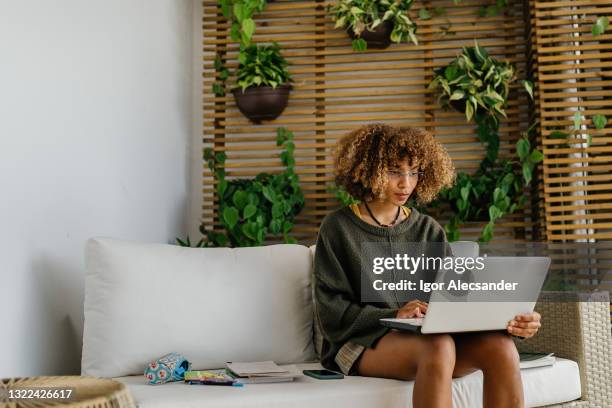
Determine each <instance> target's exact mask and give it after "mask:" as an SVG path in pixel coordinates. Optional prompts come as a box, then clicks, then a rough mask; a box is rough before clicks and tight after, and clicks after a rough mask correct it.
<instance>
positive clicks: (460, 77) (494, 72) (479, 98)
mask: <svg viewBox="0 0 612 408" xmlns="http://www.w3.org/2000/svg"><path fill="white" fill-rule="evenodd" d="M434 73H435V76H434V79H433V80H432V81H431V82H430V83H429V86H428V88H429V89H436V90H437V91H438V92H437V93H438V103H439V104H440V105H441V106H442V107H448V106H449V105H451V106H453V107H454V108H455V109H457V110H462V111H464V112H465V117H466V119H467V121H468V122H469V121H470V120H471V119H472V117H473V116H474V114H475V113H476V112H477V111H479V109H480V111H481V112H485V113H491V114H493V115H490V116H493V117H496V115H497V114H500V115H502V116H504V117H506V112H505V110H504V104H505V102H506V100H507V99H508V93H509V91H510V84H511V83H512V82H514V81H515V80H516V79H517V73H516V68H515V67H514V65H513V64H511V63H509V62H505V61H497V60H496V59H495V58H493V57H491V56H489V54H488V52H487V51H486V49H485V48H484V47H481V46H479V45H478V42H477V41H475V45H474V46H473V47H463V52H462V53H461V54H460V55H459V56H457V58H455V59H454V60H453V61H452V62H451V63H450V64H448V65H447V66H445V67H441V68H437V69H435V70H434ZM523 85H524V87H525V89H526V90H527V92H529V94H530V95H532V97H533V93H532V88H533V85H532V84H531V82H529V81H523Z"/></svg>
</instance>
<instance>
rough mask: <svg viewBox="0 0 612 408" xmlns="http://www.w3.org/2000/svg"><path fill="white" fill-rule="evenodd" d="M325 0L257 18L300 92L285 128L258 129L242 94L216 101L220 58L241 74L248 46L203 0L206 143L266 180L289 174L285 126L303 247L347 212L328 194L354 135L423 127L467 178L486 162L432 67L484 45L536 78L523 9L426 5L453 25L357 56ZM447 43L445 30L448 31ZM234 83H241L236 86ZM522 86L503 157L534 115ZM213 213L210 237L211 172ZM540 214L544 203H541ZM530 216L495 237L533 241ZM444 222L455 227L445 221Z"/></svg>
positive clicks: (427, 24)
mask: <svg viewBox="0 0 612 408" xmlns="http://www.w3.org/2000/svg"><path fill="white" fill-rule="evenodd" d="M327 3H328V2H324V1H310V2H307V1H275V2H273V3H269V4H268V6H267V8H266V10H265V11H264V12H263V13H262V14H260V15H258V16H257V17H256V23H257V29H256V34H255V36H254V41H256V42H260V43H265V42H269V41H273V40H274V41H277V42H278V43H279V44H280V45H281V46H282V49H283V55H284V56H285V57H286V58H287V60H288V61H289V64H290V67H289V69H290V72H291V73H292V74H293V77H294V79H295V80H296V83H295V84H294V90H293V91H292V94H291V98H290V102H289V106H288V107H287V109H286V110H285V112H284V113H283V114H282V115H281V116H280V117H279V118H277V119H276V120H274V121H271V122H264V123H262V124H260V125H253V124H251V123H250V122H249V121H248V120H247V119H246V118H244V117H243V116H242V114H241V113H240V112H239V111H238V110H237V108H236V106H235V103H234V100H233V96H232V95H231V93H229V90H228V92H227V96H225V97H215V96H214V95H213V94H212V92H211V90H210V88H211V85H212V83H213V82H214V81H215V71H214V69H213V60H214V56H215V53H218V54H219V55H220V56H221V57H222V58H223V59H224V61H226V66H227V67H228V68H230V70H232V69H233V68H235V67H236V65H237V63H236V55H237V50H238V46H237V44H235V43H233V42H232V41H231V39H230V38H229V25H228V24H227V22H226V21H225V19H224V18H223V16H222V15H221V13H220V10H219V9H218V7H217V5H216V2H215V1H214V0H206V1H204V3H203V5H204V16H203V33H204V40H203V47H204V61H203V77H204V95H203V105H204V115H203V121H204V135H203V136H204V143H205V145H207V146H212V147H214V149H215V150H216V151H224V152H226V154H227V156H228V160H227V163H226V170H227V174H228V177H229V178H232V177H252V176H254V175H255V174H257V173H259V172H261V171H268V172H274V171H280V170H281V169H282V168H281V162H280V159H279V150H278V149H276V148H275V143H274V140H275V130H276V128H277V127H278V126H286V127H287V128H288V129H289V130H291V131H293V132H294V134H295V136H296V137H295V143H296V153H295V155H296V169H297V173H298V174H299V176H300V180H301V185H302V187H303V189H304V192H305V196H306V203H307V204H306V207H305V208H304V210H303V211H302V213H301V214H300V215H299V216H298V219H297V220H296V226H295V227H294V230H293V235H294V236H296V238H298V240H299V241H300V242H301V243H305V244H308V243H312V242H314V240H315V239H316V234H317V231H318V225H319V223H320V221H321V219H322V218H323V216H324V215H325V214H327V213H328V212H329V211H331V210H333V209H334V208H337V207H338V205H339V203H338V202H337V201H336V199H335V198H334V197H333V195H332V194H330V193H328V192H327V191H326V185H327V184H328V183H330V182H331V181H332V180H333V175H332V171H333V169H332V162H331V159H330V151H331V149H332V147H333V146H334V145H335V143H336V141H337V139H338V138H339V137H341V136H342V135H344V134H346V133H347V132H348V131H350V130H352V129H354V128H356V127H358V126H360V125H361V124H365V123H370V122H385V123H388V124H391V125H410V126H420V127H424V128H426V129H428V130H429V131H431V132H432V133H433V134H434V136H435V137H436V138H438V140H440V141H441V142H442V143H443V144H444V145H445V146H446V148H447V149H448V151H449V152H450V154H451V156H452V157H453V159H454V162H455V166H456V168H457V169H458V170H461V171H468V172H473V171H475V169H476V168H477V166H478V164H479V162H480V160H481V159H482V157H483V155H484V149H483V148H482V147H481V146H480V144H479V142H478V138H477V136H476V133H475V127H474V126H473V125H468V124H466V122H465V118H464V116H463V115H461V114H459V113H456V112H451V111H449V112H444V111H442V110H441V109H440V108H439V107H438V106H437V104H436V103H435V100H434V97H433V95H432V94H431V93H430V92H429V91H427V89H426V86H427V83H428V82H429V81H430V80H431V78H432V74H433V69H434V68H436V67H440V66H444V65H446V64H447V63H448V61H450V60H451V59H452V58H454V57H455V56H456V55H457V54H458V53H459V52H460V50H461V47H462V46H464V45H473V42H474V39H477V40H478V41H479V43H480V44H482V45H484V46H485V47H487V49H488V50H489V52H490V53H491V54H492V55H494V56H496V57H497V58H499V59H506V60H509V61H512V62H514V63H516V64H517V67H518V68H519V69H520V70H521V72H522V74H523V75H524V73H525V72H526V71H527V70H528V68H529V67H528V66H527V61H528V57H529V52H530V51H529V50H528V48H527V46H526V43H527V41H526V36H528V35H529V33H528V32H527V26H528V25H526V24H525V15H528V13H527V12H526V9H525V6H524V4H523V3H522V2H511V3H512V5H511V6H509V7H508V8H507V10H506V11H505V13H504V14H503V15H499V16H496V17H486V18H483V17H478V16H477V9H478V7H480V6H481V5H483V4H488V2H486V1H462V2H461V3H460V4H459V5H453V3H452V1H427V2H416V3H415V5H414V7H413V10H414V14H415V15H416V14H417V13H418V11H419V9H420V8H421V7H428V8H429V7H436V6H443V7H446V9H447V14H446V16H445V17H438V18H434V19H432V20H428V21H420V24H419V29H418V36H419V40H420V44H419V45H418V46H414V45H412V44H401V45H397V44H392V45H391V46H390V47H389V48H388V49H386V50H370V51H367V52H364V53H355V52H353V51H352V49H351V46H350V40H349V38H348V36H347V35H346V33H344V32H342V31H339V30H335V29H334V28H333V22H332V21H331V19H330V17H329V16H327V15H326V12H325V6H326V4H327ZM448 22H450V30H449V31H448V33H447V34H445V33H444V31H443V30H442V29H441V26H444V25H448ZM231 83H232V78H230V80H229V81H228V84H231ZM518 88H519V85H518V84H517V85H516V86H514V88H513V90H512V93H511V96H510V105H509V108H508V118H509V119H508V120H505V121H503V122H502V125H501V129H500V138H501V147H500V154H501V155H502V156H509V155H510V154H514V144H515V142H516V140H517V139H518V138H519V137H520V133H521V132H522V131H524V130H525V129H526V128H527V126H528V123H529V120H530V117H531V116H533V113H534V111H533V108H530V105H529V102H528V100H527V98H526V94H525V92H522V91H520V90H519V89H518ZM203 167H204V168H203V177H204V187H203V193H204V203H203V212H202V222H203V224H204V225H206V227H207V228H210V227H211V226H213V225H214V226H215V228H220V225H219V224H218V223H217V221H218V220H217V219H216V212H215V211H216V210H215V208H216V202H215V200H216V197H215V196H214V194H213V191H214V180H213V179H212V177H211V173H210V171H209V170H208V169H207V168H206V166H205V165H204V166H203ZM534 203H535V207H534V208H535V210H534V211H533V214H535V215H537V213H538V207H537V205H538V202H537V200H534ZM533 218H534V217H532V210H531V208H528V209H526V210H525V211H524V212H521V213H517V214H514V215H512V216H508V217H506V218H505V219H503V220H501V221H500V222H499V223H498V226H497V227H496V238H495V240H496V241H514V240H524V239H534V238H536V237H535V236H534V228H533V226H534V225H535V224H534V222H535V220H534V219H533ZM438 219H439V220H440V221H441V222H445V215H444V213H443V212H442V213H440V215H439V216H438ZM483 225H484V224H481V223H474V224H470V225H469V226H468V227H467V228H465V229H464V230H463V235H462V238H463V239H476V238H477V236H478V234H479V232H480V228H481V227H482V226H483Z"/></svg>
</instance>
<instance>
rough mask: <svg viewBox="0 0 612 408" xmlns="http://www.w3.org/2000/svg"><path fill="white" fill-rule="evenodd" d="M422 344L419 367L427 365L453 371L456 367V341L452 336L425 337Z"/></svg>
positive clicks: (434, 335)
mask: <svg viewBox="0 0 612 408" xmlns="http://www.w3.org/2000/svg"><path fill="white" fill-rule="evenodd" d="M421 343H422V344H421V353H420V355H419V367H421V366H424V365H427V366H435V367H438V368H440V369H444V370H451V371H452V369H453V367H454V366H455V341H454V340H453V338H452V337H451V336H450V335H448V334H428V335H424V336H422V342H421Z"/></svg>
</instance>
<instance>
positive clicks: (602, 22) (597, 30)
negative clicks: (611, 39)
mask: <svg viewBox="0 0 612 408" xmlns="http://www.w3.org/2000/svg"><path fill="white" fill-rule="evenodd" d="M608 24H609V21H608V17H606V16H601V17H598V18H597V20H595V24H593V27H591V33H592V34H593V35H594V36H598V35H601V34H603V33H605V32H606V30H607V29H608Z"/></svg>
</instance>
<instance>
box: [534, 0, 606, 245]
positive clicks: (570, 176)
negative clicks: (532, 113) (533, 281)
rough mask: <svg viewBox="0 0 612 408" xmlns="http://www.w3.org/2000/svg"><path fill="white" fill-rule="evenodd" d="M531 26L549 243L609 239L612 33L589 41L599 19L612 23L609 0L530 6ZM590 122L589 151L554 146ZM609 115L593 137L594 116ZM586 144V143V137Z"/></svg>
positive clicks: (582, 146)
mask: <svg viewBox="0 0 612 408" xmlns="http://www.w3.org/2000/svg"><path fill="white" fill-rule="evenodd" d="M530 5H531V8H532V13H533V19H534V24H535V27H536V29H535V33H536V34H535V37H536V38H535V42H536V49H537V51H536V54H537V57H536V59H537V63H536V71H537V76H538V82H539V84H538V87H539V95H538V97H539V100H538V102H539V106H540V110H539V116H540V121H541V125H542V127H541V132H542V136H543V145H544V150H543V152H544V165H543V173H544V183H543V187H544V191H543V194H544V203H545V219H546V223H545V225H546V228H545V235H546V237H547V239H548V240H550V241H553V240H555V241H556V240H587V239H590V240H593V239H596V240H601V239H606V240H607V239H611V238H612V179H611V177H610V171H611V170H612V126H611V125H612V32H611V31H610V30H608V32H607V33H605V34H604V35H601V36H598V37H594V36H593V35H592V34H591V27H592V25H593V23H594V22H595V19H596V17H597V16H604V15H607V16H608V18H610V19H612V1H611V0H589V1H530ZM577 110H578V111H580V113H581V114H582V115H583V116H585V117H586V118H587V120H586V121H585V122H584V123H585V124H586V125H587V126H588V128H589V129H588V130H587V131H585V132H584V133H588V134H590V135H591V136H592V144H591V146H590V147H587V145H586V143H585V140H586V139H585V138H586V136H581V135H577V136H576V138H575V139H572V141H570V143H568V144H567V145H565V146H564V144H565V143H566V142H565V140H561V139H551V138H549V137H548V136H549V135H550V133H551V132H552V131H554V130H567V129H569V128H570V126H572V125H573V115H574V113H575V112H576V111H577ZM596 113H600V114H604V115H606V116H607V117H608V118H609V120H610V122H611V123H609V124H608V126H607V128H605V129H602V130H595V129H594V126H593V124H592V122H591V120H590V119H591V117H592V115H594V114H596ZM583 137H584V138H583Z"/></svg>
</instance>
